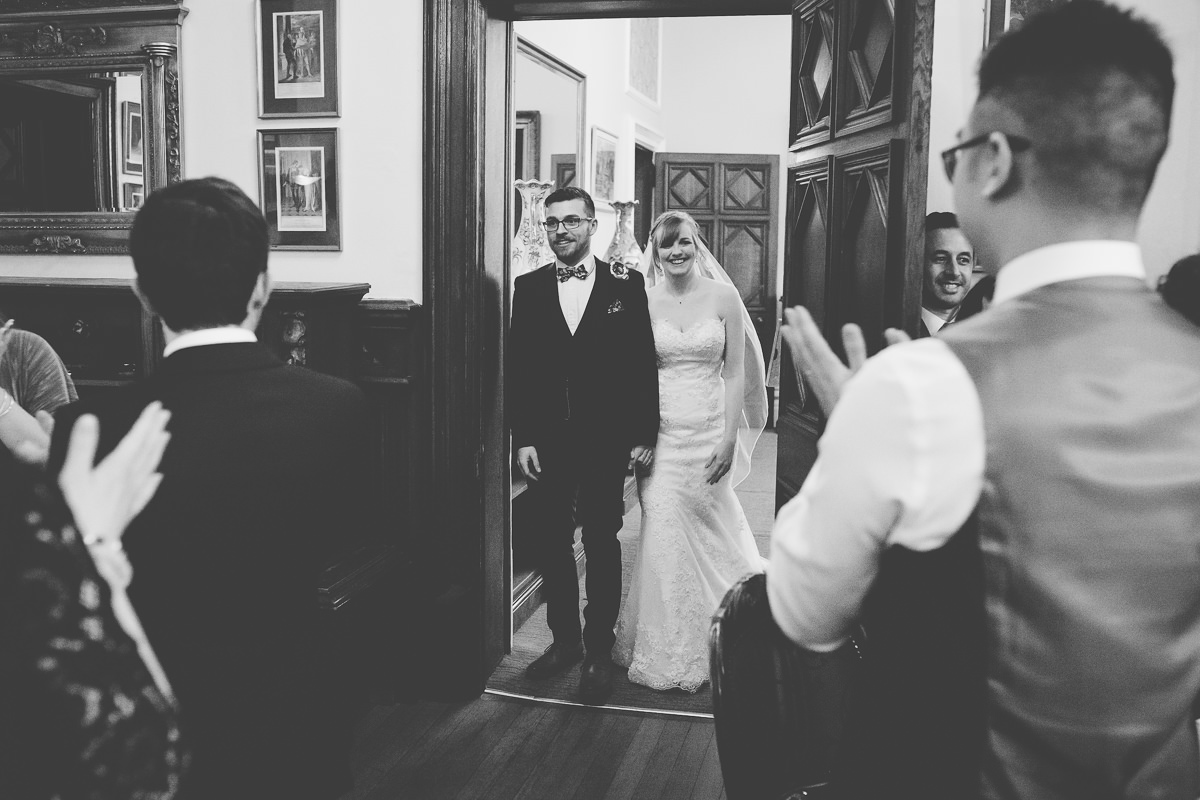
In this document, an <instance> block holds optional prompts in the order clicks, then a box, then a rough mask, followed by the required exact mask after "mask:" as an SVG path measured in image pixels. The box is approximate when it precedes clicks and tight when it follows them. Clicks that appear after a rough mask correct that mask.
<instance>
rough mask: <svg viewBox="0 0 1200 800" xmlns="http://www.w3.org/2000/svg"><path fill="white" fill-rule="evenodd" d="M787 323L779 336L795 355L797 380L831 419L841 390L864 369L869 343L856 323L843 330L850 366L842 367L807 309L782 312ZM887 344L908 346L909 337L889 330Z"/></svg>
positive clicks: (793, 361) (843, 365) (886, 335)
mask: <svg viewBox="0 0 1200 800" xmlns="http://www.w3.org/2000/svg"><path fill="white" fill-rule="evenodd" d="M783 313H784V317H785V319H786V320H787V323H786V324H785V325H784V326H783V328H782V330H781V331H780V333H781V334H782V336H783V338H784V340H785V341H786V342H787V343H788V346H789V347H790V349H791V352H792V364H793V365H794V366H795V367H796V375H797V378H798V379H799V378H801V377H802V378H803V379H804V380H805V381H807V382H808V385H809V386H811V387H812V388H813V391H814V392H816V395H817V402H819V403H820V404H821V410H822V411H824V412H825V415H826V416H829V414H830V413H832V412H833V407H834V406H835V405H837V401H838V398H840V397H841V396H842V387H843V386H845V385H846V381H848V380H850V377H851V376H852V375H854V373H856V372H858V370H859V369H861V368H862V365H863V364H864V363H865V362H866V360H867V343H866V340H865V339H864V338H863V333H862V328H860V327H859V326H857V325H855V324H854V323H852V322H851V323H848V324H846V325H843V326H842V346H843V347H844V348H845V349H846V359H847V361H848V362H849V365H848V366H847V365H846V364H843V363H842V362H841V359H839V358H838V357H837V353H835V352H833V348H831V347H830V346H829V343H828V342H826V341H825V337H824V336H822V335H821V330H820V329H819V328H818V327H817V323H816V322H814V321H813V318H812V315H811V314H809V313H808V309H806V308H805V307H804V306H796V307H794V308H789V309H787V310H786V311H784V312H783ZM883 335H884V339H885V340H886V341H887V344H889V345H892V344H899V343H900V342H907V341H908V339H909V337H908V334H906V333H905V332H904V331H901V330H897V329H896V328H888V329H887V330H886V331H884V334H883Z"/></svg>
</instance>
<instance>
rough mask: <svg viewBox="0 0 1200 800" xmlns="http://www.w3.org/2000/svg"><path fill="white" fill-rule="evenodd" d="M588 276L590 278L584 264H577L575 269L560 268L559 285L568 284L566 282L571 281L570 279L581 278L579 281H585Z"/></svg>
mask: <svg viewBox="0 0 1200 800" xmlns="http://www.w3.org/2000/svg"><path fill="white" fill-rule="evenodd" d="M587 276H588V271H587V267H585V266H583V264H576V265H575V266H573V267H559V268H558V282H559V283H566V281H567V280H569V279H570V278H579V280H583V279H584V278H586V277H587Z"/></svg>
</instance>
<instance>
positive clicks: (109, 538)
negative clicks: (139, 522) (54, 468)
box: [58, 401, 171, 551]
mask: <svg viewBox="0 0 1200 800" xmlns="http://www.w3.org/2000/svg"><path fill="white" fill-rule="evenodd" d="M170 418H171V413H170V412H169V411H167V410H165V409H164V408H163V407H162V404H161V403H159V402H157V401H156V402H153V403H151V404H150V405H148V406H146V409H145V410H144V411H142V414H141V416H139V417H138V419H137V422H135V423H134V425H133V427H132V428H130V430H129V433H127V434H125V438H123V439H122V440H121V442H120V444H118V445H117V446H116V448H115V449H114V450H113V451H112V452H111V453H109V454H108V456H106V457H105V458H104V460H103V461H101V462H100V463H99V464H96V463H95V459H96V448H97V446H98V445H99V442H100V423H99V421H98V420H97V419H96V418H95V417H94V416H92V415H91V414H84V415H83V416H81V417H80V418H79V419H78V420H77V421H76V422H75V427H74V428H72V429H71V439H70V442H69V444H68V445H67V453H66V458H65V459H64V461H63V466H62V471H61V472H60V473H59V476H58V485H59V486H60V487H61V488H62V492H63V496H64V497H65V498H66V500H67V505H68V506H70V508H71V513H72V514H73V515H74V517H75V526H76V528H78V529H79V532H80V534H82V536H83V540H84V542H85V543H87V544H89V545H102V546H109V547H113V548H115V549H116V550H118V551H119V550H120V542H121V535H122V534H123V533H124V532H125V526H126V525H128V524H129V522H130V521H131V520H132V519H133V518H134V517H136V516H137V515H138V514H139V513H141V511H142V509H143V508H145V507H146V504H147V503H149V502H150V498H152V497H153V496H154V492H155V491H156V490H157V489H158V485H159V483H161V482H162V475H161V474H159V472H158V463H159V461H160V460H161V459H162V454H163V451H164V450H165V449H166V446H167V442H168V441H169V440H170V438H171V434H169V433H167V430H166V428H167V421H168V420H170Z"/></svg>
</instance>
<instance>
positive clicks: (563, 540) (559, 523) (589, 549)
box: [529, 420, 629, 658]
mask: <svg viewBox="0 0 1200 800" xmlns="http://www.w3.org/2000/svg"><path fill="white" fill-rule="evenodd" d="M552 434H553V435H549V436H547V437H546V439H545V440H543V441H541V442H538V443H536V444H535V445H534V446H535V447H536V449H537V454H538V460H539V462H540V464H541V467H542V472H541V477H540V478H539V479H538V480H537V481H530V486H529V492H530V497H531V499H533V498H536V500H535V504H536V505H537V507H538V508H539V509H540V510H541V512H542V517H541V518H542V520H543V524H541V525H539V526H537V527H538V531H537V533H536V537H537V538H536V540H535V542H534V552H535V556H534V558H535V561H536V563H537V566H538V570H539V572H541V574H542V581H543V584H542V587H543V594H544V596H545V598H546V618H547V621H548V622H549V624H550V631H551V632H552V633H553V634H554V641H555V642H558V643H561V644H568V645H569V644H574V643H575V642H577V641H579V638H580V625H579V580H578V577H577V576H576V573H575V556H574V542H575V528H576V524H578V525H579V526H581V527H582V528H583V548H584V553H585V558H586V564H587V582H586V584H585V586H586V590H587V606H586V608H585V609H584V613H583V616H584V619H585V620H586V625H585V626H584V628H583V643H584V647H585V649H586V650H587V654H588V656H589V657H592V658H607V657H608V656H609V655H611V653H612V647H613V643H614V642H615V641H616V635H615V634H614V632H613V629H614V627H615V626H616V624H617V613H618V612H619V611H620V608H621V543H620V542H619V541H618V540H617V531H619V530H620V529H621V520H622V518H623V517H624V516H625V501H624V487H625V475H626V472H627V468H628V465H629V447H627V446H624V445H622V444H621V443H620V440H619V438H618V437H611V436H604V435H603V434H602V433H600V432H598V431H596V430H595V428H594V427H592V428H590V429H589V427H588V426H587V425H586V424H584V423H578V422H575V421H573V420H572V421H571V422H565V423H563V424H562V426H561V427H560V428H559V429H558V430H555V431H552ZM614 439H617V441H614Z"/></svg>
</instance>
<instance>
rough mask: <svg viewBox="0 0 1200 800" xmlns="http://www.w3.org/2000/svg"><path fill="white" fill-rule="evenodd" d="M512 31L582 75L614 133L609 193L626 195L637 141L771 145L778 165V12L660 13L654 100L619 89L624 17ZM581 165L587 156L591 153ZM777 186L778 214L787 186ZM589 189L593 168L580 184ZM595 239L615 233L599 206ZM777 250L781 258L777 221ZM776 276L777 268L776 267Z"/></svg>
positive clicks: (592, 120) (704, 149)
mask: <svg viewBox="0 0 1200 800" xmlns="http://www.w3.org/2000/svg"><path fill="white" fill-rule="evenodd" d="M515 27H516V31H517V34H518V35H520V36H522V37H524V38H526V39H528V40H530V41H532V42H534V43H535V44H537V45H538V46H540V47H542V48H543V49H545V50H548V51H549V52H551V53H553V54H554V55H556V56H558V57H559V58H561V59H562V60H563V61H566V62H567V63H568V64H570V65H571V66H573V67H575V68H576V69H578V70H579V71H581V72H583V73H584V74H585V75H586V76H587V120H586V125H587V128H588V137H587V139H588V148H590V146H591V127H592V126H593V125H598V126H600V127H602V128H604V129H606V130H608V131H610V132H611V133H614V134H616V135H617V136H618V137H619V140H620V141H619V143H618V150H617V174H616V184H615V186H616V188H615V194H616V198H617V199H618V200H621V199H632V197H633V190H634V176H633V167H634V142H635V141H636V140H639V139H640V140H641V142H642V144H643V145H646V146H650V147H651V149H655V150H660V151H670V152H685V153H775V154H779V156H780V167H781V169H782V168H783V166H784V165H785V164H786V158H785V156H786V153H787V144H788V113H789V94H788V84H789V73H790V69H791V40H792V37H791V22H790V18H789V17H786V16H778V17H762V16H758V17H698V18H687V17H672V18H669V19H664V20H662V51H661V62H662V83H661V86H660V93H659V94H660V97H661V98H662V99H661V104H660V107H658V108H656V107H654V106H653V105H651V104H648V103H646V102H644V101H643V100H641V99H638V98H636V97H634V96H633V95H631V94H629V93H627V92H626V90H625V70H626V53H627V51H628V47H629V44H628V41H629V40H628V23H627V21H625V20H566V21H552V22H518V23H517V24H516V26H515ZM583 163H585V164H590V163H591V161H590V156H589V157H588V158H585V159H584V161H583ZM779 186H780V206H779V208H780V214H779V217H780V220H782V218H783V209H784V206H783V203H784V201H785V199H786V186H785V182H784V180H782V177H781V179H780V181H779ZM584 188H587V189H589V190H590V188H591V186H590V176H589V177H588V178H587V180H585V182H584ZM597 216H599V217H600V229H599V230H598V231H597V232H596V236H595V239H594V241H595V242H596V247H595V248H594V249H595V250H596V251H597V252H599V253H603V252H604V250H606V249H607V248H608V243H609V242H610V241H611V240H612V236H613V231H614V221H615V220H614V218H613V214H612V212H611V211H608V210H604V209H598V210H597ZM779 229H780V243H779V257H780V259H782V258H783V225H782V224H781V225H780V226H779ZM778 272H779V280H780V281H782V270H779V271H778Z"/></svg>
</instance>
